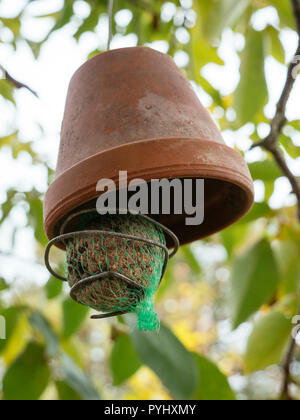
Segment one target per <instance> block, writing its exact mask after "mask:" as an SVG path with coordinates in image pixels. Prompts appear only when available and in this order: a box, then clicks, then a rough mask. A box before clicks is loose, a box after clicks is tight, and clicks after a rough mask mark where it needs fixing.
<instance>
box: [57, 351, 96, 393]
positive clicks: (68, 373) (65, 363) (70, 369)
mask: <svg viewBox="0 0 300 420" xmlns="http://www.w3.org/2000/svg"><path fill="white" fill-rule="evenodd" d="M62 369H63V373H64V377H65V378H64V381H65V382H66V383H67V384H68V386H69V388H71V389H72V390H73V391H74V392H76V393H77V394H78V395H80V397H81V398H82V399H83V400H85V401H99V400H100V399H101V398H100V396H99V394H98V392H97V390H96V389H95V387H94V385H93V384H92V382H91V381H90V379H89V377H88V376H87V375H86V374H85V373H84V372H83V371H82V370H81V369H79V367H78V366H76V365H75V363H74V362H73V360H72V359H71V358H70V357H69V356H67V355H66V354H64V355H63V358H62Z"/></svg>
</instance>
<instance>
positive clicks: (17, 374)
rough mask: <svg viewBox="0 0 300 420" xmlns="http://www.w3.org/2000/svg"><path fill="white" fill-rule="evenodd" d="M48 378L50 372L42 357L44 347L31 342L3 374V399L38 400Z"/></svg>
mask: <svg viewBox="0 0 300 420" xmlns="http://www.w3.org/2000/svg"><path fill="white" fill-rule="evenodd" d="M49 379H50V372H49V368H48V365H47V361H46V359H45V357H44V348H43V347H42V346H40V345H39V344H36V343H34V342H31V343H29V344H28V346H27V348H26V349H25V351H24V353H22V354H21V355H20V356H19V357H18V358H17V359H16V360H15V362H14V363H13V364H12V365H11V366H10V367H9V369H8V370H7V372H6V374H5V376H4V379H3V397H4V400H13V401H18V400H19V401H27V400H38V399H39V398H40V396H41V395H42V393H43V392H44V391H45V389H46V387H47V385H48V382H49Z"/></svg>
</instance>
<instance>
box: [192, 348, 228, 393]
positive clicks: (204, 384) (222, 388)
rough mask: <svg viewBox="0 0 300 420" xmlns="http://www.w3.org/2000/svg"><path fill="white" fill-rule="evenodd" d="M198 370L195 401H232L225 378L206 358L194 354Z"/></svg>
mask: <svg viewBox="0 0 300 420" xmlns="http://www.w3.org/2000/svg"><path fill="white" fill-rule="evenodd" d="M194 356H195V359H196V363H197V370H198V376H199V379H198V386H197V391H196V393H195V395H194V399H195V400H201V401H216V400H217V401H226V400H229V401H234V400H235V399H236V398H235V394H234V392H233V391H232V389H231V387H230V385H229V383H228V379H227V377H226V376H225V375H224V374H223V373H222V372H221V371H220V369H219V368H218V367H217V366H216V365H215V364H214V363H213V362H211V361H210V360H209V359H207V358H206V357H203V356H200V355H199V354H195V355H194Z"/></svg>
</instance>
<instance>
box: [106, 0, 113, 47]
mask: <svg viewBox="0 0 300 420" xmlns="http://www.w3.org/2000/svg"><path fill="white" fill-rule="evenodd" d="M113 8H114V0H108V10H107V14H108V41H107V51H109V50H110V44H111V40H112V19H113Z"/></svg>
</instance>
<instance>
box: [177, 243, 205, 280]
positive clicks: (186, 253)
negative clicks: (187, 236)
mask: <svg viewBox="0 0 300 420" xmlns="http://www.w3.org/2000/svg"><path fill="white" fill-rule="evenodd" d="M180 252H181V253H182V254H183V257H184V259H185V261H186V262H187V263H188V265H189V267H190V268H191V270H192V272H193V274H194V275H195V276H199V275H200V274H201V273H202V268H201V266H200V263H199V261H198V259H197V257H196V256H195V254H194V252H193V249H192V247H191V245H185V246H183V247H181V249H180Z"/></svg>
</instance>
